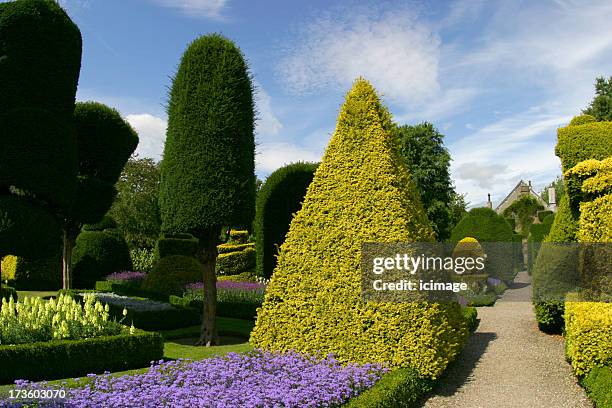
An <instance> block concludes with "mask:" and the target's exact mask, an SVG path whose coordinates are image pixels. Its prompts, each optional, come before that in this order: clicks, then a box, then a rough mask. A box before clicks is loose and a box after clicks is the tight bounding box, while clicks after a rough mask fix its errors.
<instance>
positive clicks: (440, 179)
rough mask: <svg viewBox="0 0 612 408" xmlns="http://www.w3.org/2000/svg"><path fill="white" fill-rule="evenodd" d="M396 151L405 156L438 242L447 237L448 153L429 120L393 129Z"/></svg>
mask: <svg viewBox="0 0 612 408" xmlns="http://www.w3.org/2000/svg"><path fill="white" fill-rule="evenodd" d="M397 135H398V138H399V140H400V153H401V155H402V156H403V157H404V159H406V162H407V164H408V168H409V170H410V173H411V174H412V178H413V180H414V182H415V183H416V185H417V189H418V191H419V192H420V194H421V201H422V202H423V206H424V207H425V208H426V210H427V217H428V218H429V220H430V222H431V223H432V227H433V229H434V231H435V233H436V236H437V238H438V240H439V241H444V240H445V239H447V238H448V237H450V233H451V229H452V227H451V225H450V224H451V222H450V221H451V220H450V218H451V214H450V203H451V200H452V195H453V193H454V189H453V185H452V183H451V180H450V173H449V166H450V160H451V158H450V154H449V153H448V150H447V149H446V147H444V135H442V134H441V133H440V132H439V131H438V130H437V129H436V128H435V127H434V126H433V125H432V124H431V123H428V122H423V123H420V124H418V125H414V126H410V125H403V126H399V127H398V128H397Z"/></svg>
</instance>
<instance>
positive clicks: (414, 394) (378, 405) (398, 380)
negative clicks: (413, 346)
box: [344, 368, 434, 408]
mask: <svg viewBox="0 0 612 408" xmlns="http://www.w3.org/2000/svg"><path fill="white" fill-rule="evenodd" d="M433 383H434V382H433V381H432V380H430V379H427V378H423V377H421V376H419V374H418V372H417V371H416V370H413V369H411V368H400V369H396V370H393V371H390V372H388V373H386V374H385V375H383V377H382V378H381V379H380V380H379V381H378V382H377V383H376V384H374V386H373V387H372V388H370V389H368V390H366V391H364V392H363V393H361V394H360V395H358V396H357V397H355V398H353V399H351V400H350V401H349V402H348V403H347V404H345V405H344V407H346V408H406V407H416V406H417V402H419V401H420V399H421V398H422V397H423V395H425V394H426V393H428V392H429V391H431V389H432V387H433Z"/></svg>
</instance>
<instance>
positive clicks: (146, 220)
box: [109, 156, 161, 249]
mask: <svg viewBox="0 0 612 408" xmlns="http://www.w3.org/2000/svg"><path fill="white" fill-rule="evenodd" d="M159 181H160V173H159V164H158V163H156V162H155V161H154V160H153V159H150V158H142V159H141V158H138V156H133V157H132V158H130V159H129V160H128V162H127V163H126V164H125V167H124V168H123V171H122V172H121V176H119V181H117V184H116V185H115V187H116V188H117V198H116V199H115V202H114V203H113V206H112V207H111V209H110V211H109V215H110V216H111V217H112V218H113V219H114V220H115V221H117V224H118V229H119V231H120V232H121V233H122V234H123V236H124V237H125V239H126V241H127V243H128V245H129V246H130V248H131V249H139V248H146V249H151V248H153V247H154V246H155V243H156V241H157V239H158V238H159V233H160V229H161V218H160V215H159V203H158V198H159Z"/></svg>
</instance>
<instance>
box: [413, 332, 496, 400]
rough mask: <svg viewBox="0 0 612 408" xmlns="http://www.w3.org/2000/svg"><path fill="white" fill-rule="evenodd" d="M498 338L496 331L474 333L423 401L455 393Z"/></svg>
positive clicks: (467, 379)
mask: <svg viewBox="0 0 612 408" xmlns="http://www.w3.org/2000/svg"><path fill="white" fill-rule="evenodd" d="M496 338H497V335H496V334H495V333H490V332H476V333H472V334H471V335H470V338H469V339H468V341H467V343H466V344H465V347H464V348H463V351H462V352H461V354H460V355H459V356H458V357H457V359H456V360H455V361H453V362H452V363H451V364H450V365H449V366H448V368H447V369H446V370H445V371H444V374H443V375H442V377H440V379H439V380H438V381H436V385H435V386H434V389H433V390H432V391H431V393H430V394H429V395H427V396H426V397H425V398H424V399H423V400H422V402H425V401H426V400H427V399H428V398H429V397H430V396H431V395H444V396H450V395H453V394H454V393H455V392H456V391H457V390H458V389H459V388H460V387H461V386H462V385H463V384H465V383H466V382H468V381H469V379H470V377H471V375H472V372H473V370H474V367H476V364H477V363H478V361H479V360H480V357H481V356H482V355H483V354H484V352H485V351H486V349H487V347H488V346H489V343H490V342H491V341H493V340H495V339H496Z"/></svg>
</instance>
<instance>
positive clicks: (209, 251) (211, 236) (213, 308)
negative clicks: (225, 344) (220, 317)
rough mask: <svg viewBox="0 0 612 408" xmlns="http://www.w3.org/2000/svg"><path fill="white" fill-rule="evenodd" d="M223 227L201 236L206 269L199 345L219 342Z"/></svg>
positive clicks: (201, 256)
mask: <svg viewBox="0 0 612 408" xmlns="http://www.w3.org/2000/svg"><path fill="white" fill-rule="evenodd" d="M220 231H221V229H220V228H213V229H209V230H207V231H205V233H204V234H202V236H201V237H199V238H200V248H199V251H198V258H199V259H200V262H201V263H202V265H203V267H204V268H203V269H204V276H203V280H204V310H203V315H202V330H201V332H200V340H199V341H198V342H197V345H199V346H207V347H209V346H215V345H218V344H219V337H218V335H217V325H216V322H215V317H216V314H217V275H216V273H215V264H216V262H217V239H218V236H219V233H220Z"/></svg>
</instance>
